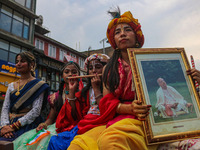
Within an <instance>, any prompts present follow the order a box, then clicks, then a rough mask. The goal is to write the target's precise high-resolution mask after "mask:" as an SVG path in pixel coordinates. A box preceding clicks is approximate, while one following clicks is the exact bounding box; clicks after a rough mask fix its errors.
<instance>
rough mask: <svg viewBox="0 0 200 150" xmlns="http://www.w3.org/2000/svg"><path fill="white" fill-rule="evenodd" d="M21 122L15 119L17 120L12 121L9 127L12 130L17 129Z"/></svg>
mask: <svg viewBox="0 0 200 150" xmlns="http://www.w3.org/2000/svg"><path fill="white" fill-rule="evenodd" d="M21 126H22V125H21V122H20V121H17V122H14V123H13V124H11V125H10V127H11V128H12V129H14V130H19V128H20V127H21Z"/></svg>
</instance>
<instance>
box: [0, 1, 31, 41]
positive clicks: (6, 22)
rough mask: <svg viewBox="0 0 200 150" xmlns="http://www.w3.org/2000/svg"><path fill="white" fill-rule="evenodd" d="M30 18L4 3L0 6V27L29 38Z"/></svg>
mask: <svg viewBox="0 0 200 150" xmlns="http://www.w3.org/2000/svg"><path fill="white" fill-rule="evenodd" d="M29 28H30V19H29V18H27V17H25V16H23V15H22V14H20V13H18V12H16V11H13V10H12V9H10V8H9V7H7V6H5V5H1V7H0V29H3V30H5V31H7V32H10V33H12V34H14V35H16V36H19V37H22V38H24V39H29Z"/></svg>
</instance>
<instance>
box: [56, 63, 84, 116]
mask: <svg viewBox="0 0 200 150" xmlns="http://www.w3.org/2000/svg"><path fill="white" fill-rule="evenodd" d="M69 65H74V66H76V67H77V69H78V72H79V75H80V67H79V65H78V64H77V63H76V62H73V61H69V62H68V63H65V64H64V65H63V67H62V70H61V76H62V75H63V71H64V69H65V68H66V67H67V66H69ZM64 84H65V81H64V80H61V81H60V85H59V96H58V100H56V101H55V104H54V106H55V109H56V111H57V112H59V111H60V109H61V107H62V105H63V99H62V94H63V87H64Z"/></svg>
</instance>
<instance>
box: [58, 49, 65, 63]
mask: <svg viewBox="0 0 200 150" xmlns="http://www.w3.org/2000/svg"><path fill="white" fill-rule="evenodd" d="M64 54H65V52H64V50H62V49H60V55H59V59H60V60H62V61H63V60H64Z"/></svg>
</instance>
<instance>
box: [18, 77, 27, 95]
mask: <svg viewBox="0 0 200 150" xmlns="http://www.w3.org/2000/svg"><path fill="white" fill-rule="evenodd" d="M28 81H29V79H28V80H27V81H26V82H25V83H24V85H23V86H22V87H21V88H20V89H19V84H20V81H18V88H17V92H16V93H15V95H16V96H18V95H19V94H20V92H19V91H21V90H22V89H23V88H24V86H25V85H26V84H27V82H28Z"/></svg>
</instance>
